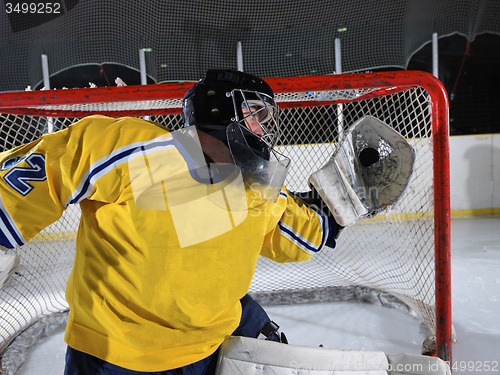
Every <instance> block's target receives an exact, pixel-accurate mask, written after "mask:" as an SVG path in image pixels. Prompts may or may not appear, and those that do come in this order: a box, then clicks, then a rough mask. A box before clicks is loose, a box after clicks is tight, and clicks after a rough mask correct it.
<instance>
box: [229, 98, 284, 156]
mask: <svg viewBox="0 0 500 375" xmlns="http://www.w3.org/2000/svg"><path fill="white" fill-rule="evenodd" d="M226 95H228V96H230V97H231V98H232V100H233V107H234V113H235V117H234V120H233V121H234V122H236V123H238V125H240V126H241V127H243V128H244V129H247V130H250V131H251V132H252V133H253V134H255V135H256V136H258V137H259V139H260V140H261V141H262V142H264V143H265V145H266V146H267V148H268V149H269V151H272V150H273V148H274V146H276V143H277V142H278V139H279V110H278V106H277V104H276V102H275V101H274V99H273V98H272V97H271V96H270V95H268V94H266V93H263V92H257V91H252V90H245V89H234V90H232V91H231V92H228V93H226ZM249 121H251V122H253V123H254V124H257V126H258V128H259V129H258V131H257V132H256V131H255V130H254V129H251V128H250V127H249V125H247V122H249Z"/></svg>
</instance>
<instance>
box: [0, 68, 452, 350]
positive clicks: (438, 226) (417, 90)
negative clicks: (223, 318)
mask: <svg viewBox="0 0 500 375" xmlns="http://www.w3.org/2000/svg"><path fill="white" fill-rule="evenodd" d="M267 81H268V82H269V84H270V85H271V86H272V87H273V90H274V91H275V93H276V99H277V101H278V104H279V106H280V121H281V124H282V126H281V131H282V134H281V138H280V144H279V148H280V150H279V151H280V152H281V153H283V154H284V155H286V156H288V157H289V158H290V159H291V160H292V163H291V169H290V172H289V174H288V177H287V181H286V186H287V188H288V189H289V190H291V191H306V190H309V187H308V185H307V179H308V176H309V175H310V174H311V173H312V172H313V171H315V170H317V169H319V168H320V167H321V166H323V165H324V164H325V163H326V162H327V160H328V159H329V157H330V155H331V154H332V153H333V151H334V150H335V147H336V144H337V142H338V140H339V137H340V136H341V135H342V133H343V132H344V131H345V130H346V129H347V128H348V127H349V126H350V125H352V124H353V123H354V122H355V121H356V120H358V119H359V118H361V117H363V116H365V115H372V116H374V117H376V118H378V119H380V120H382V121H383V122H385V123H386V124H388V125H390V126H391V127H393V128H394V129H395V130H397V131H398V132H400V133H401V134H402V135H403V136H404V137H405V138H406V139H408V141H409V142H410V143H411V144H412V146H413V147H414V149H415V151H416V163H415V171H414V174H413V176H412V180H411V182H410V183H409V187H408V189H407V192H406V194H405V195H404V197H403V198H402V200H401V201H400V202H399V203H398V204H397V205H395V206H392V207H390V208H389V209H388V210H387V211H386V212H384V213H383V214H380V215H378V216H376V217H373V218H371V219H365V220H363V221H362V222H360V223H358V224H355V225H354V226H352V227H349V228H347V229H346V230H344V231H343V232H342V234H341V236H340V238H339V240H338V243H337V246H336V248H335V249H325V250H324V251H323V252H321V253H320V254H318V255H316V256H314V257H313V258H312V259H311V260H309V261H307V262H300V263H297V264H295V263H292V264H277V263H274V262H272V261H269V260H268V259H266V258H261V259H260V260H259V262H258V265H257V269H256V272H255V276H254V279H253V282H252V285H251V287H250V293H251V294H252V295H255V296H257V298H260V299H261V300H262V301H266V302H268V303H297V302H299V301H320V300H328V299H329V298H331V296H333V295H335V294H337V295H338V293H339V291H340V293H341V294H342V293H344V294H345V293H350V292H352V291H353V290H354V292H355V293H356V292H359V291H363V290H365V288H366V289H369V290H376V291H380V292H381V293H384V294H380V296H384V295H388V296H392V297H394V298H396V299H397V300H399V301H402V302H403V303H404V304H406V305H407V306H409V307H410V308H411V309H412V310H413V311H414V312H415V313H416V315H418V317H419V318H420V319H421V321H422V322H423V323H424V324H425V326H426V327H427V328H428V330H429V332H430V336H431V341H435V343H436V348H435V349H434V348H433V349H432V350H431V351H432V352H433V353H432V354H435V355H439V356H440V357H441V358H443V359H445V360H448V359H449V358H450V356H451V311H450V306H451V302H450V270H449V252H450V239H449V237H450V226H449V224H450V223H449V169H448V163H449V160H448V117H447V116H448V115H447V108H448V107H447V99H446V94H445V93H444V90H443V88H442V86H441V84H440V83H439V81H437V80H436V79H434V77H432V76H430V75H429V74H427V73H422V72H409V71H405V72H390V73H365V74H345V75H338V76H335V75H328V76H313V77H290V78H272V79H268V80H267ZM191 85H192V83H189V82H188V83H169V84H162V85H148V86H127V87H106V88H89V89H68V90H48V91H36V92H11V93H2V94H0V141H1V142H2V143H1V145H0V147H1V148H2V150H6V149H10V148H12V147H15V146H17V145H20V144H24V143H27V142H29V141H32V140H35V139H37V138H38V137H40V136H41V135H42V134H44V133H47V132H53V131H58V130H60V129H63V128H66V127H67V126H69V125H70V124H72V123H74V122H75V121H77V120H78V119H79V118H82V117H85V116H88V115H91V114H104V115H108V116H113V117H122V116H134V117H146V118H148V119H149V120H152V121H156V122H158V123H160V124H162V125H164V126H165V127H167V128H169V129H171V130H176V129H178V128H179V127H181V126H182V120H181V115H180V113H181V108H180V107H181V98H182V96H183V95H184V93H185V92H186V90H187V89H188V88H189V87H190V86H191ZM78 222H79V208H78V207H77V206H75V207H69V208H68V209H67V210H66V211H65V212H64V214H63V216H62V218H61V219H60V220H59V221H58V222H56V223H54V224H52V225H50V226H49V227H47V228H46V229H45V230H43V231H42V232H41V233H40V234H39V235H37V236H36V237H35V238H33V239H32V240H31V241H30V242H29V243H28V244H27V245H25V246H23V247H21V248H17V249H15V250H14V251H13V252H14V253H16V254H18V255H19V257H20V258H21V262H20V265H19V267H18V268H17V270H16V272H15V274H14V275H13V276H12V277H11V278H10V279H9V280H8V281H7V283H6V284H5V285H4V286H3V288H2V290H1V291H0V341H1V343H0V347H2V351H3V350H5V348H6V347H7V345H8V344H9V343H10V342H11V341H12V340H13V339H14V338H15V337H16V335H18V334H19V333H20V332H22V331H23V330H25V329H26V328H28V327H30V326H31V325H32V324H34V323H35V322H37V321H38V320H40V319H41V318H43V317H47V316H50V315H52V314H55V313H58V312H62V311H65V310H67V309H68V305H67V303H66V301H65V298H64V291H65V286H66V281H67V278H68V276H69V273H70V271H71V268H72V264H73V257H74V250H75V249H74V246H75V239H76V236H77V228H78ZM353 288H354V289H353ZM380 298H384V297H380ZM333 318H334V317H332V319H333Z"/></svg>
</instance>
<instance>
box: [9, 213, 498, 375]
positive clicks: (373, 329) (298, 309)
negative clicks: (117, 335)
mask: <svg viewBox="0 0 500 375" xmlns="http://www.w3.org/2000/svg"><path fill="white" fill-rule="evenodd" d="M499 289H500V216H496V217H476V218H465V219H453V220H452V297H453V324H454V327H455V330H456V333H457V338H458V342H457V343H456V344H455V345H454V346H453V362H454V363H455V367H456V370H455V371H454V372H453V373H454V374H499V375H500V314H499V311H500V291H499ZM266 310H267V312H268V313H269V315H270V317H271V319H273V320H274V321H275V322H277V323H278V324H279V325H280V326H281V328H282V331H283V332H285V333H286V335H287V337H288V339H289V341H290V343H292V344H297V345H312V346H318V345H319V344H323V345H325V346H327V347H329V348H339V349H359V350H382V351H385V352H388V353H401V352H408V353H415V354H419V353H420V347H421V343H422V340H421V337H420V333H419V322H418V321H417V320H415V319H414V318H412V317H410V316H409V315H405V314H404V313H401V312H399V311H396V310H393V309H389V308H387V307H382V306H377V305H370V304H361V303H353V302H344V303H340V302H335V303H321V304H304V305H293V306H268V307H266ZM65 351H66V345H65V344H64V341H63V332H59V333H56V334H54V335H52V336H51V337H49V338H45V339H44V340H42V341H41V342H39V343H38V344H37V345H36V346H35V347H34V348H33V350H32V351H31V352H30V354H29V357H28V359H27V361H26V363H25V364H24V365H23V367H22V368H21V370H19V371H18V374H19V375H28V374H29V375H61V374H63V372H64V354H65ZM487 366H489V367H490V370H489V371H486V368H487ZM494 366H496V367H494ZM462 370H463V371H462ZM493 370H496V371H493Z"/></svg>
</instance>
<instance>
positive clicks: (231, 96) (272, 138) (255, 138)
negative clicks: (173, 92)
mask: <svg viewBox="0 0 500 375" xmlns="http://www.w3.org/2000/svg"><path fill="white" fill-rule="evenodd" d="M182 115H183V120H184V126H186V127H187V126H191V125H196V127H197V129H199V130H201V131H203V132H205V133H207V134H210V135H211V136H213V137H215V138H216V139H218V140H220V141H222V142H224V143H226V144H227V137H226V128H227V126H228V125H229V124H231V123H237V124H239V125H240V126H241V129H242V131H243V134H244V136H245V139H246V141H247V143H248V145H249V147H250V148H251V149H252V151H253V152H255V153H256V154H257V155H259V156H260V157H262V158H264V159H265V160H269V157H270V153H271V151H272V148H273V147H274V146H275V145H276V142H277V140H278V131H279V129H278V126H279V125H278V106H277V105H276V103H275V101H274V93H273V91H272V89H271V87H270V86H269V85H268V84H267V83H266V82H265V81H264V80H262V79H260V78H258V77H256V76H254V75H251V74H248V73H243V72H240V71H235V70H224V69H210V70H208V71H207V74H206V77H205V78H204V79H202V80H201V81H199V82H198V83H196V84H195V85H194V86H193V87H192V88H191V89H189V91H188V92H187V93H186V94H185V95H184V99H183V104H182ZM250 117H251V118H252V120H255V121H256V122H257V123H258V126H259V128H260V130H259V131H258V133H259V134H256V133H254V132H252V131H251V130H250V129H249V128H248V126H246V125H245V119H247V121H248V119H249V118H250Z"/></svg>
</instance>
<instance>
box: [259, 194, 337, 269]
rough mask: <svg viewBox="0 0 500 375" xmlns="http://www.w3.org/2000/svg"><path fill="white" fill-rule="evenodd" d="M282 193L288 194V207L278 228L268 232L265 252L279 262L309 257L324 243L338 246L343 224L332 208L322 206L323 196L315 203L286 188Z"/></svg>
mask: <svg viewBox="0 0 500 375" xmlns="http://www.w3.org/2000/svg"><path fill="white" fill-rule="evenodd" d="M280 195H281V197H283V196H285V195H286V203H284V204H285V205H286V206H285V208H284V211H283V214H282V215H281V217H280V219H279V221H278V223H277V225H276V227H275V228H273V230H271V231H270V232H269V233H268V234H267V236H266V238H265V242H264V246H263V249H262V251H261V255H263V256H265V257H267V258H270V259H272V260H274V261H276V262H294V261H303V260H307V259H309V258H310V257H311V256H313V255H314V254H316V253H318V252H319V251H321V249H323V247H324V246H329V247H335V238H336V237H337V235H338V232H339V230H340V227H339V226H338V224H337V223H336V222H335V220H334V218H333V216H332V215H331V214H329V212H328V210H323V209H322V205H321V199H318V200H317V201H316V200H315V201H314V202H313V201H312V200H310V199H309V200H307V199H306V198H307V197H306V196H305V195H302V197H300V195H301V194H297V193H290V192H286V193H285V192H284V191H282V192H281V194H280ZM278 203H279V202H278ZM282 204H283V203H282Z"/></svg>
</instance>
